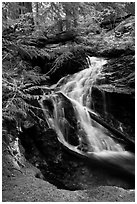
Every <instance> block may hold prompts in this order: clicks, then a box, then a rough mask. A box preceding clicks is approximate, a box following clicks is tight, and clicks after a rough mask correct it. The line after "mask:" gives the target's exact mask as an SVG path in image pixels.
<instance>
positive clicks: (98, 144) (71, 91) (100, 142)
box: [61, 57, 123, 152]
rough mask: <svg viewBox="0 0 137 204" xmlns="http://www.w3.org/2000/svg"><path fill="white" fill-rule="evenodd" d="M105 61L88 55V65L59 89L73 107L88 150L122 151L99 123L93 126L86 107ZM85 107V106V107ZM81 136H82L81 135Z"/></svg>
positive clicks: (88, 105)
mask: <svg viewBox="0 0 137 204" xmlns="http://www.w3.org/2000/svg"><path fill="white" fill-rule="evenodd" d="M106 63H107V61H106V60H103V59H100V58H96V57H89V67H88V68H87V69H84V70H82V71H80V72H79V73H76V74H74V75H73V76H71V77H69V78H68V82H66V83H65V84H64V85H63V86H62V88H61V91H62V92H63V93H64V94H66V95H67V96H68V97H69V100H70V101H71V102H72V104H73V106H74V107H75V114H76V117H77V119H78V122H79V124H78V125H79V126H80V131H81V130H84V132H85V133H86V134H84V135H85V138H84V139H85V140H86V141H87V144H88V151H89V152H100V151H103V150H111V151H123V147H122V146H120V145H119V144H118V143H116V142H115V141H114V140H113V139H112V138H111V137H108V136H107V135H106V134H105V129H104V128H103V127H101V126H100V125H99V124H97V123H96V124H95V122H94V124H95V125H96V127H95V126H93V120H92V119H91V117H90V115H89V113H88V110H87V108H88V107H90V103H91V101H92V98H91V91H92V86H93V84H95V82H96V80H97V79H98V78H99V77H101V71H102V67H103V65H104V64H106ZM86 107H87V108H86ZM81 137H82V136H81Z"/></svg>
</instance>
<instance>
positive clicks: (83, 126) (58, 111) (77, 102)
mask: <svg viewBox="0 0 137 204" xmlns="http://www.w3.org/2000/svg"><path fill="white" fill-rule="evenodd" d="M106 63H107V60H104V59H102V58H96V57H89V58H88V64H89V66H88V67H87V68H86V69H84V70H82V71H79V72H78V73H76V74H74V75H72V76H69V75H68V76H66V77H64V78H62V79H61V80H60V81H59V82H58V83H57V84H56V85H54V86H52V87H51V88H52V89H53V88H54V90H55V91H54V92H52V93H51V94H48V95H43V97H42V98H41V100H40V105H41V107H42V109H43V110H44V113H45V117H46V120H47V123H48V125H49V127H50V128H53V129H54V130H55V131H56V133H57V135H58V139H59V141H60V142H61V143H62V144H63V145H64V146H65V147H66V148H68V149H69V150H71V151H73V152H75V153H77V154H80V155H82V156H86V157H88V158H95V159H97V160H100V161H101V160H102V161H107V162H110V163H112V164H115V165H118V166H122V165H123V168H126V169H127V168H128V165H129V169H130V172H132V173H133V171H134V170H133V166H134V165H133V163H134V155H133V154H132V153H130V152H128V151H125V149H124V146H123V145H121V144H119V143H118V142H117V141H116V140H114V139H113V138H112V137H111V136H112V133H110V132H109V131H108V130H107V129H106V128H104V127H103V126H102V125H100V124H99V123H97V122H96V121H94V120H93V119H91V117H90V114H89V112H91V113H92V114H94V115H96V116H98V115H97V113H95V112H94V111H93V110H90V107H91V103H92V86H93V85H94V84H95V83H96V80H97V79H99V78H101V77H103V75H102V72H101V71H102V69H103V65H104V64H106ZM46 101H50V103H51V104H52V106H53V110H50V111H49V107H48V104H47V103H46ZM119 162H121V163H119Z"/></svg>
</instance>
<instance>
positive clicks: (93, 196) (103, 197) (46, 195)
mask: <svg viewBox="0 0 137 204" xmlns="http://www.w3.org/2000/svg"><path fill="white" fill-rule="evenodd" d="M38 172H39V170H38V169H37V168H36V167H34V166H32V165H31V164H29V163H27V165H25V167H23V168H22V169H21V171H20V170H17V169H15V168H13V166H12V165H11V162H10V159H9V156H7V155H5V157H4V158H3V188H2V201H3V202H134V201H135V200H134V199H135V191H134V190H124V189H123V188H119V187H112V186H100V187H95V188H92V189H90V190H76V191H69V190H63V189H57V187H56V186H54V185H53V184H50V183H49V182H47V181H44V180H42V179H39V178H36V176H35V175H36V174H37V173H38Z"/></svg>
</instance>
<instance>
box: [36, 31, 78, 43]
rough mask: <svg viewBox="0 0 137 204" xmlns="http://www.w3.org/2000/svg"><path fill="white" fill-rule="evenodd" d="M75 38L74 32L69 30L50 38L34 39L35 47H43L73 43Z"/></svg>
mask: <svg viewBox="0 0 137 204" xmlns="http://www.w3.org/2000/svg"><path fill="white" fill-rule="evenodd" d="M76 37H77V33H76V32H75V31H74V30H69V31H63V32H61V33H57V34H55V35H51V36H46V37H40V38H38V39H36V41H35V43H36V45H37V47H45V46H46V45H48V44H58V43H65V42H68V41H75V38H76Z"/></svg>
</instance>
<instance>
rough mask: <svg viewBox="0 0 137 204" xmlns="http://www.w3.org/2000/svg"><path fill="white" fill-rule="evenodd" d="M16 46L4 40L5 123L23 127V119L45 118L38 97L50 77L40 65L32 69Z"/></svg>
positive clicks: (3, 84)
mask: <svg viewBox="0 0 137 204" xmlns="http://www.w3.org/2000/svg"><path fill="white" fill-rule="evenodd" d="M5 47H6V51H5ZM15 47H16V48H17V46H16V45H15V44H12V43H9V42H8V41H6V42H3V50H4V51H3V73H2V91H3V95H2V106H3V124H4V126H7V125H8V126H9V125H10V124H12V123H13V124H14V126H15V127H16V129H18V130H20V126H21V124H23V121H24V122H25V121H29V123H31V124H34V123H36V122H41V121H42V120H43V119H42V118H41V117H39V114H37V111H38V110H39V111H40V107H39V105H38V103H37V99H38V98H39V96H38V95H39V94H42V93H41V89H40V84H41V82H43V81H44V83H46V79H47V78H46V76H45V75H41V74H40V73H39V68H38V67H34V68H32V66H30V64H28V63H27V62H25V61H24V60H22V58H21V57H20V55H19V54H18V52H15V50H17V49H15ZM5 128H6V127H5Z"/></svg>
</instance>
